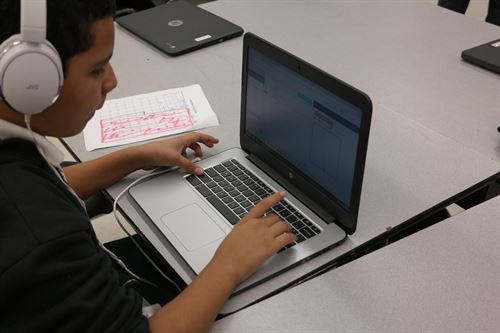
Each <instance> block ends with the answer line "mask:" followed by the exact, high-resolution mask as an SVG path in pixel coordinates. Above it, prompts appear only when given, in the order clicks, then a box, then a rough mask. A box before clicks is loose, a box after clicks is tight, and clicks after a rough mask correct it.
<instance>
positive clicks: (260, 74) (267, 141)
mask: <svg viewBox="0 0 500 333" xmlns="http://www.w3.org/2000/svg"><path fill="white" fill-rule="evenodd" d="M243 45H244V46H243V84H242V93H241V127H240V144H241V147H242V148H243V149H244V150H245V151H246V152H247V153H249V156H250V159H252V161H254V162H255V163H256V164H257V165H259V166H261V167H262V168H264V169H265V171H266V172H268V173H269V174H270V175H271V176H272V177H274V178H276V179H277V180H278V182H279V183H281V184H282V185H283V186H284V187H285V188H287V189H288V190H289V191H290V192H291V193H293V194H294V195H295V196H296V197H298V198H299V199H300V200H301V201H302V202H303V203H305V204H306V205H308V206H310V208H311V209H312V210H314V211H316V212H318V213H319V215H320V216H322V218H323V219H324V220H325V221H327V222H335V223H336V224H337V225H338V226H340V227H341V228H342V229H343V230H344V231H346V232H347V233H349V234H352V233H353V232H354V231H355V229H356V223H357V216H358V209H359V200H360V195H361V184H362V180H363V173H364V165H365V158H366V151H367V146H368V136H369V129H370V121H371V113H372V103H371V101H370V98H369V97H368V96H367V95H366V94H364V93H363V92H361V91H359V90H358V89H356V88H354V87H352V86H350V85H348V84H346V83H345V82H343V81H341V80H339V79H337V78H335V77H334V76H332V75H330V74H328V73H326V72H324V71H322V70H320V69H318V68H316V67H314V66H312V65H311V64H308V63H307V62H305V61H303V60H301V59H299V58H297V57H295V56H293V55H292V54H290V53H288V52H286V51H284V50H282V49H280V48H278V47H276V46H274V45H272V44H271V43H269V42H267V41H265V40H263V39H261V38H259V37H257V36H255V35H253V34H251V33H246V34H245V37H244V42H243Z"/></svg>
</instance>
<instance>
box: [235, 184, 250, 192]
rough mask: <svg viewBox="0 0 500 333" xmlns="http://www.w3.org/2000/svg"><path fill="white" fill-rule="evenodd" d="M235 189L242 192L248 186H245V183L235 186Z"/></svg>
mask: <svg viewBox="0 0 500 333" xmlns="http://www.w3.org/2000/svg"><path fill="white" fill-rule="evenodd" d="M236 189H237V190H238V191H240V192H244V191H246V190H248V187H246V186H245V185H243V184H242V185H240V186H238V187H236Z"/></svg>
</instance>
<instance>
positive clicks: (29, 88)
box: [26, 84, 40, 90]
mask: <svg viewBox="0 0 500 333" xmlns="http://www.w3.org/2000/svg"><path fill="white" fill-rule="evenodd" d="M39 88H40V85H39V84H30V85H29V86H27V87H26V90H38V89H39Z"/></svg>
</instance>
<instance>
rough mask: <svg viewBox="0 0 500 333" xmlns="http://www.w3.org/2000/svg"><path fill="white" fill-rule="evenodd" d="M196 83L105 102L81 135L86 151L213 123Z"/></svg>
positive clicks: (190, 129)
mask: <svg viewBox="0 0 500 333" xmlns="http://www.w3.org/2000/svg"><path fill="white" fill-rule="evenodd" d="M218 124H219V122H218V120H217V116H216V115H215V113H214V112H213V110H212V108H211V107H210V104H209V103H208V101H207V99H206V97H205V94H204V93H203V91H202V89H201V87H200V86H199V85H192V86H188V87H183V88H175V89H169V90H163V91H157V92H153V93H148V94H142V95H137V96H131V97H125V98H120V99H114V100H110V101H107V102H106V103H105V104H104V106H103V107H102V108H101V109H99V110H97V111H96V113H95V115H94V117H93V118H92V119H91V120H90V121H89V122H88V124H87V126H86V127H85V129H84V131H83V134H84V138H85V146H86V148H87V150H88V151H91V150H94V149H98V148H105V147H112V146H117V145H123V144H128V143H133V142H139V141H143V140H148V139H153V138H158V137H162V136H167V135H173V134H178V133H182V132H186V131H192V130H196V129H200V128H206V127H211V126H217V125H218Z"/></svg>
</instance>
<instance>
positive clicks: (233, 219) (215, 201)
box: [207, 195, 240, 225]
mask: <svg viewBox="0 0 500 333" xmlns="http://www.w3.org/2000/svg"><path fill="white" fill-rule="evenodd" d="M207 200H208V202H210V203H211V204H212V205H213V206H214V207H215V208H216V209H217V210H218V211H219V213H221V214H222V215H223V216H224V217H225V218H226V219H227V220H228V221H229V223H231V224H233V225H234V224H236V223H237V222H238V221H239V220H240V218H239V217H238V216H237V215H235V214H234V213H233V212H232V211H231V210H229V208H227V207H226V205H224V203H223V202H222V201H220V200H219V198H217V197H216V196H215V195H211V196H209V197H207Z"/></svg>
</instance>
